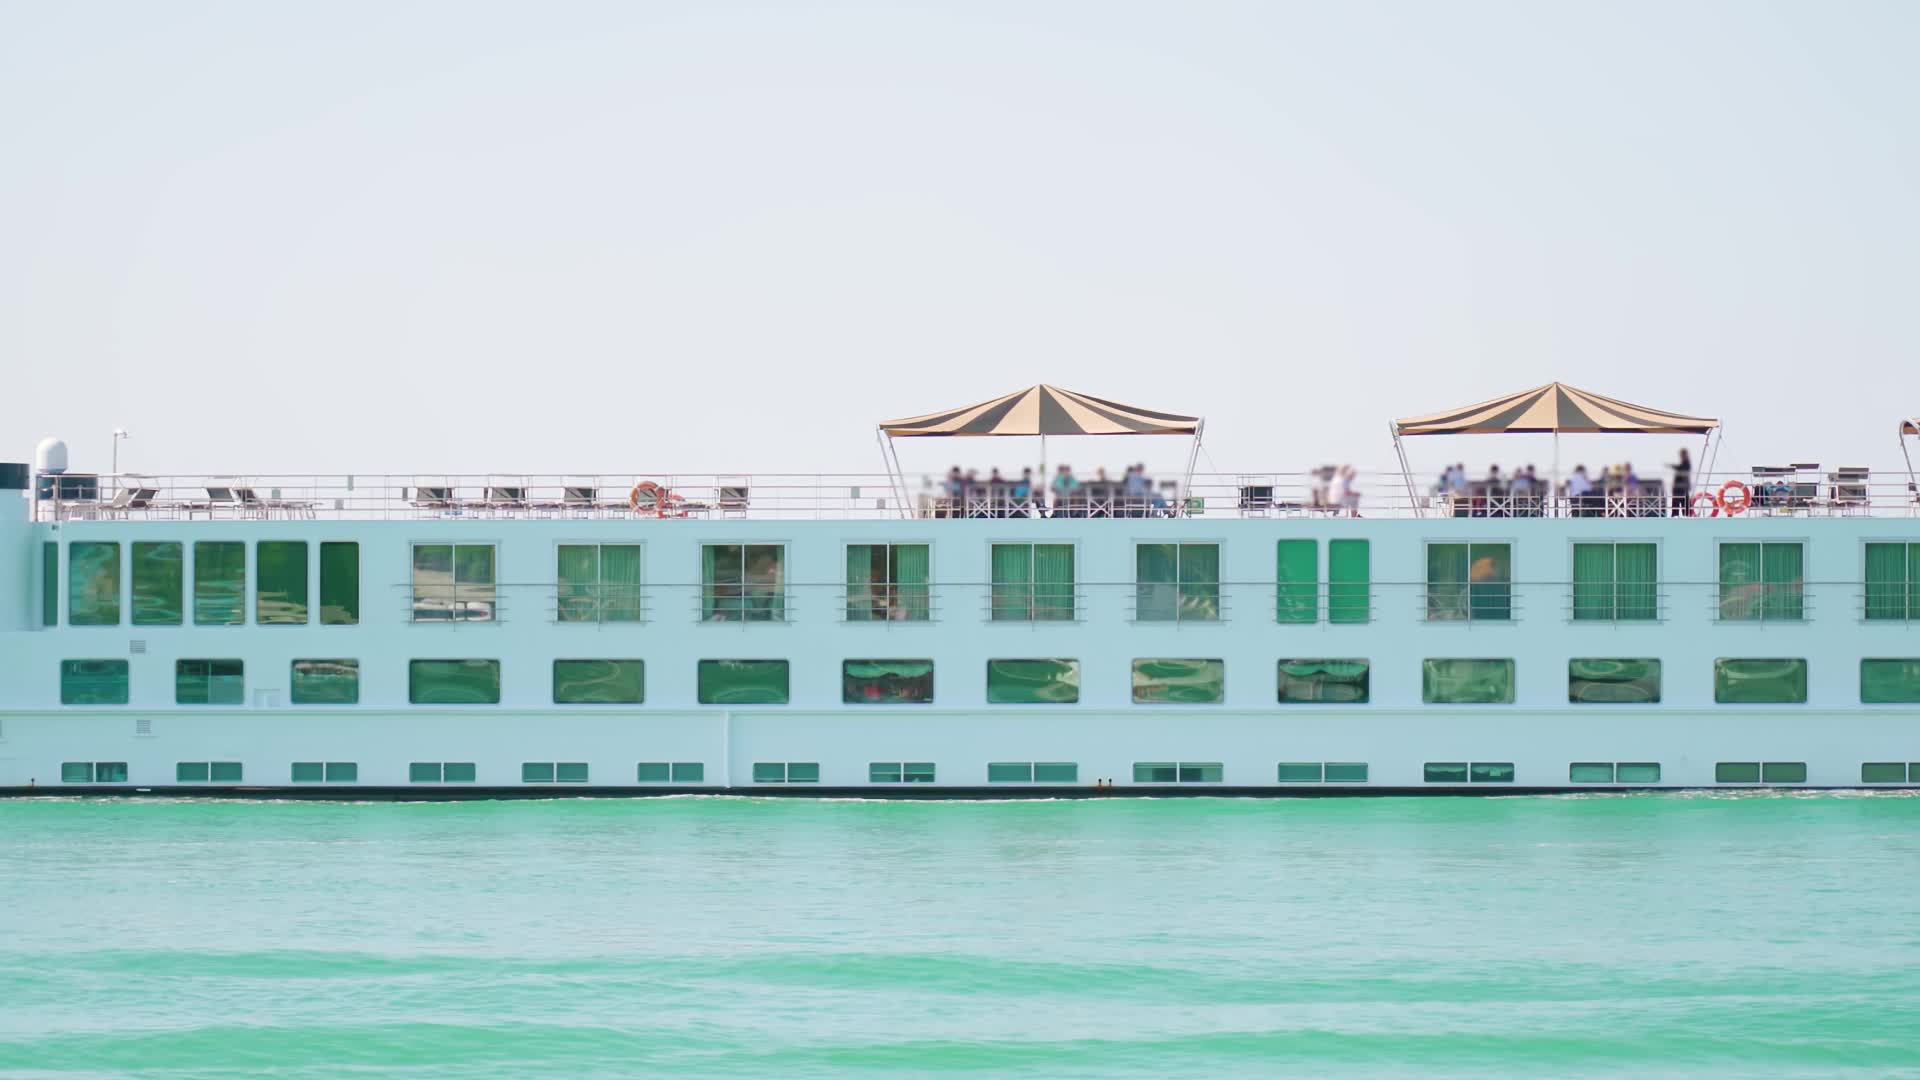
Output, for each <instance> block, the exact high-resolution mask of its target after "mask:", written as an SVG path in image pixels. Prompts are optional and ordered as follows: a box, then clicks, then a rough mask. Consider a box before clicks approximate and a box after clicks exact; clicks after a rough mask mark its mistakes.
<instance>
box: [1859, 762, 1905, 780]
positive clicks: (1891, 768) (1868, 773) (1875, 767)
mask: <svg viewBox="0 0 1920 1080" xmlns="http://www.w3.org/2000/svg"><path fill="white" fill-rule="evenodd" d="M1860 782H1861V783H1863V784H1904V783H1906V782H1907V763H1906V762H1904V761H1868V762H1862V763H1861V765H1860Z"/></svg>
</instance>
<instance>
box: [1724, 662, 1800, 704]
mask: <svg viewBox="0 0 1920 1080" xmlns="http://www.w3.org/2000/svg"><path fill="white" fill-rule="evenodd" d="M1713 700H1714V701H1716V702H1719V703H1720V704H1722V705H1804V704H1806V701H1807V662H1806V661H1805V660H1727V659H1721V660H1715V661H1714V662H1713Z"/></svg>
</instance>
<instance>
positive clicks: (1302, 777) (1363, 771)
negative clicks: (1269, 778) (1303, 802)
mask: <svg viewBox="0 0 1920 1080" xmlns="http://www.w3.org/2000/svg"><path fill="white" fill-rule="evenodd" d="M1273 779H1274V782H1275V783H1278V784H1321V783H1326V784H1364V783H1366V782H1367V763H1366V762H1364V761H1283V762H1281V763H1280V764H1279V765H1277V766H1275V768H1274V774H1273Z"/></svg>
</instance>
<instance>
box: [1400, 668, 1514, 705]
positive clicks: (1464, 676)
mask: <svg viewBox="0 0 1920 1080" xmlns="http://www.w3.org/2000/svg"><path fill="white" fill-rule="evenodd" d="M1421 694H1422V697H1423V698H1424V699H1425V700H1426V702H1427V704H1429V705H1510V704H1512V703H1513V661H1511V660H1478V659H1464V660H1455V659H1445V660H1425V661H1422V668H1421Z"/></svg>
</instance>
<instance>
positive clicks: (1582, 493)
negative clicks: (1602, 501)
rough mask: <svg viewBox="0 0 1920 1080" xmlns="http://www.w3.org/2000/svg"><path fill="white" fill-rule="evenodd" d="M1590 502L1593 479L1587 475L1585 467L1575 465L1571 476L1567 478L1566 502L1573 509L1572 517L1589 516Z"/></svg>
mask: <svg viewBox="0 0 1920 1080" xmlns="http://www.w3.org/2000/svg"><path fill="white" fill-rule="evenodd" d="M1592 500H1593V478H1592V477H1590V476H1588V475H1587V467H1586V466H1585V465H1575V466H1574V467H1573V475H1572V476H1569V477H1567V502H1568V503H1569V504H1571V505H1572V507H1573V516H1574V517H1588V516H1590V509H1591V507H1592Z"/></svg>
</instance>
